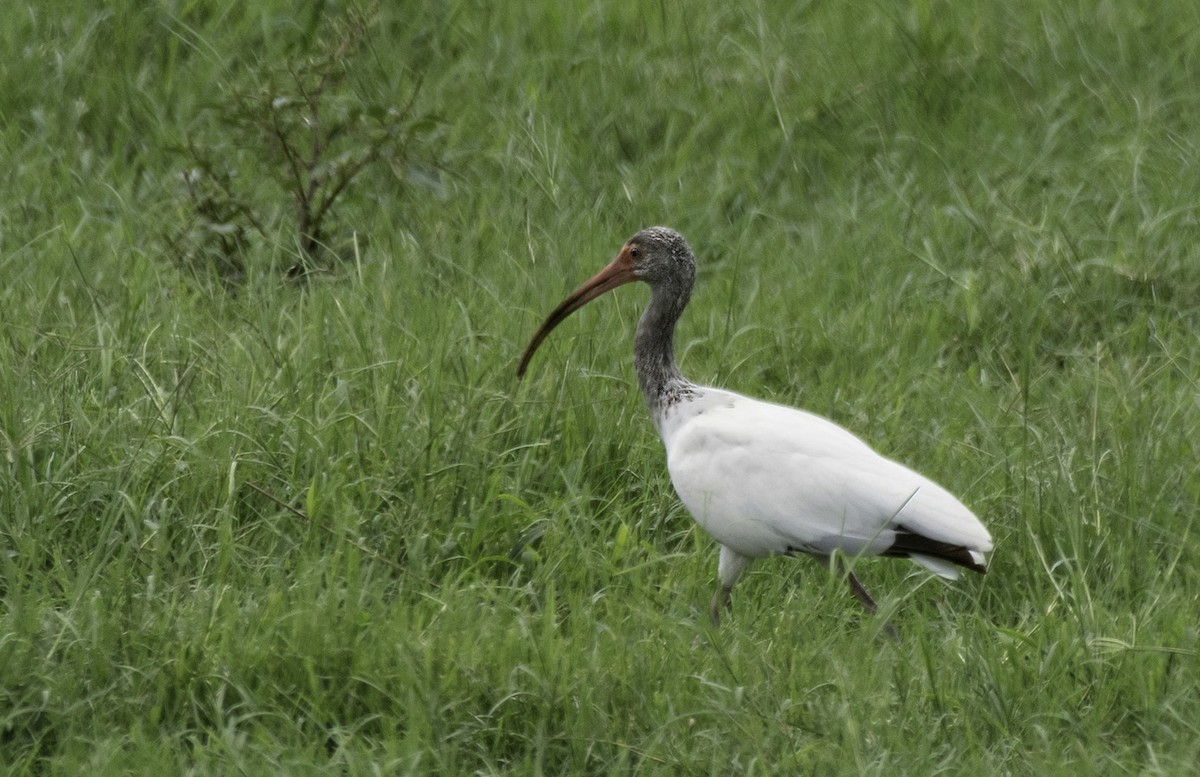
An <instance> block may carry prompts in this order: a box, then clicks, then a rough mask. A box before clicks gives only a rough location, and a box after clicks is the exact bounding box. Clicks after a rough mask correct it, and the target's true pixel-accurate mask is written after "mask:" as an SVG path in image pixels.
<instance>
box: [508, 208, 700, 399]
mask: <svg viewBox="0 0 1200 777" xmlns="http://www.w3.org/2000/svg"><path fill="white" fill-rule="evenodd" d="M695 279H696V258H695V256H694V255H693V254H692V249H691V247H689V246H688V243H687V240H685V239H684V238H683V235H681V234H679V233H678V232H676V231H675V230H673V229H671V228H670V227H647V228H646V229H643V230H641V231H640V232H638V233H637V234H636V235H634V236H633V237H631V238H629V239H628V240H626V241H625V245H623V246H621V250H620V252H619V253H617V258H616V259H613V260H612V261H611V262H610V263H609V264H608V266H607V267H605V268H604V269H603V270H601V271H600V272H598V273H596V274H595V275H593V276H592V277H591V278H589V279H588V280H587V281H585V282H584V284H583V285H582V286H580V287H579V288H578V289H576V290H575V291H573V292H571V293H570V294H569V295H567V298H566V299H564V300H563V301H562V302H560V303H559V305H558V307H556V308H555V309H554V310H553V312H551V313H550V315H549V316H547V317H546V321H545V322H544V323H543V324H542V326H541V327H540V328H539V329H538V330H537V332H535V333H534V335H533V339H532V340H530V341H529V347H527V348H526V349H525V353H524V355H522V356H521V363H520V364H519V365H518V366H517V377H522V376H523V375H524V374H525V368H526V367H528V366H529V360H530V359H532V358H533V353H534V351H536V350H537V348H538V346H539V345H541V344H542V341H543V340H545V339H546V336H547V335H549V334H550V332H551V331H552V330H553V329H554V327H556V326H558V325H559V324H560V323H562V321H563V320H564V319H566V317H567V316H569V315H571V314H572V313H574V312H575V311H576V310H579V309H580V308H581V307H583V306H584V305H586V304H587V303H589V302H591V301H592V300H594V299H596V297H599V296H601V295H603V294H606V293H607V292H610V291H612V290H613V289H615V288H617V287H618V286H623V285H625V284H626V283H629V282H631V281H645V282H646V283H648V284H650V286H651V287H652V288H654V289H655V290H656V291H657V290H658V289H660V288H661V289H665V290H669V291H670V292H671V293H672V295H675V296H679V297H680V298H682V299H683V300H684V301H686V299H687V295H688V294H689V293H690V292H691V289H692V283H693V282H694V281H695Z"/></svg>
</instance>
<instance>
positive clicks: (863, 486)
mask: <svg viewBox="0 0 1200 777" xmlns="http://www.w3.org/2000/svg"><path fill="white" fill-rule="evenodd" d="M695 278H696V257H695V256H694V255H693V254H692V249H691V248H690V247H689V246H688V244H687V241H686V240H684V238H683V236H682V235H680V234H679V233H678V232H676V231H675V230H673V229H668V228H666V227H650V228H648V229H643V230H642V231H640V232H638V233H637V234H636V235H634V236H633V237H631V238H629V241H628V242H626V243H625V245H624V246H623V247H622V248H621V252H620V253H619V254H617V258H616V259H614V260H613V261H612V263H610V264H609V265H608V266H607V267H605V268H604V269H603V270H601V271H600V272H598V273H597V274H596V275H595V276H593V277H592V278H591V279H590V280H588V281H587V282H586V283H584V284H583V285H582V286H580V287H579V288H578V289H576V290H575V291H574V292H572V293H571V295H570V296H568V297H567V298H566V299H564V300H563V301H562V303H561V304H559V306H558V307H557V308H555V309H554V312H552V313H551V314H550V315H549V317H548V318H547V319H546V321H545V323H543V324H542V326H541V328H540V329H538V330H537V332H536V333H535V334H534V336H533V339H532V340H531V341H530V343H529V347H528V348H527V349H526V350H525V354H524V355H523V356H522V357H521V363H520V365H519V366H518V367H517V375H518V377H520V376H523V375H524V374H525V369H526V367H528V366H529V360H530V359H531V358H532V357H533V353H534V351H536V350H537V347H538V346H539V345H540V344H541V343H542V341H543V340H544V339H545V338H546V336H547V335H548V334H550V331H551V330H552V329H554V327H556V326H558V324H559V323H561V322H562V321H563V320H564V319H565V318H566V317H567V316H569V315H571V313H573V312H575V311H576V310H578V309H579V308H581V307H583V306H584V305H586V304H587V303H588V302H590V301H592V300H593V299H595V298H596V297H599V296H600V295H602V294H604V293H605V292H608V291H611V290H613V289H615V288H617V287H618V286H621V285H622V284H625V283H629V282H630V281H639V280H640V281H645V282H646V283H648V284H650V304H649V306H647V308H646V312H645V313H643V314H642V318H641V321H640V322H639V323H638V327H637V335H636V337H635V339H634V348H633V362H634V366H635V368H636V370H637V376H638V383H639V384H640V385H641V387H642V394H643V395H644V396H645V398H646V404H647V405H649V408H650V415H651V416H652V417H653V419H654V425H655V427H656V428H657V429H658V433H659V435H660V436H661V437H662V441H663V445H664V446H665V447H666V450H667V468H668V470H669V471H670V473H671V482H672V483H673V484H674V486H675V491H676V492H677V493H678V494H679V498H680V499H682V500H683V504H684V505H685V506H686V507H687V509H688V511H689V512H690V513H691V514H692V517H693V518H695V519H696V522H697V523H699V524H700V526H701V527H703V528H704V530H705V531H707V532H708V533H709V534H710V535H712V536H713V538H714V539H716V541H717V542H718V543H720V545H721V553H720V560H719V563H718V566H717V575H718V577H719V578H720V587H719V588H718V589H717V592H716V595H715V596H713V601H712V618H713V621H714V623H716V622H719V621H720V613H721V608H722V607H723V606H724V607H728V606H729V604H730V594H731V592H732V590H733V586H734V584H735V583H736V582H737V580H738V578H739V577H741V575H742V573H743V572H744V571H746V567H747V566H748V565H749V564H750V562H751V561H752V560H754V559H758V558H764V557H766V556H774V555H789V556H794V555H798V554H808V555H810V556H815V557H817V558H819V559H825V560H828V558H829V557H830V556H831V555H833V554H834V552H835V551H836V552H838V553H841V554H844V555H846V556H850V557H857V556H896V557H906V558H909V559H912V560H913V561H915V562H917V563H918V564H921V565H922V566H924V567H926V568H927V569H929V570H930V571H932V572H934V573H935V574H937V575H940V576H941V577H944V578H947V579H955V578H956V577H957V576H958V569H957V567H960V566H961V567H965V568H967V569H972V570H974V571H976V572H985V571H986V569H987V568H986V566H985V559H984V553H987V552H988V551H990V550H991V549H992V538H991V535H989V534H988V531H987V529H986V528H984V526H983V524H982V523H980V522H979V519H978V518H976V517H975V515H974V514H973V513H972V512H971V511H970V510H968V509H967V508H966V507H965V506H964V505H963V504H962V502H960V501H958V499H956V498H955V497H954V496H953V495H951V494H950V492H948V491H947V490H946V489H944V488H942V487H941V486H939V485H938V484H936V483H934V482H933V481H932V480H930V479H928V478H926V477H924V476H923V475H920V474H918V473H916V472H914V471H913V470H911V469H909V468H908V467H905V466H904V465H902V464H899V463H897V462H895V461H892V460H891V459H888V458H884V457H883V456H881V455H879V454H878V453H876V452H875V451H874V450H872V449H871V448H870V446H868V445H867V444H866V443H865V442H863V441H862V440H860V439H859V438H857V437H855V436H854V435H853V434H851V433H850V432H848V431H847V430H845V429H843V428H842V427H840V426H838V425H837V424H835V423H833V422H832V421H829V420H827V419H825V418H821V417H820V416H817V415H813V414H812V413H808V412H805V411H803V410H796V409H794V408H790V407H784V406H782V405H777V404H772V403H770V402H762V401H760V400H757V399H751V398H750V397H745V396H742V395H741V394H735V393H733V392H732V391H723V390H721V389H715V388H709V387H707V386H698V385H696V384H694V383H692V382H691V381H689V380H688V379H687V378H685V377H683V375H682V374H681V373H680V372H679V367H678V366H676V364H675V352H674V344H673V343H674V336H675V324H676V322H677V321H678V320H679V316H680V314H682V313H683V309H684V307H685V306H686V305H687V303H688V298H689V297H690V296H691V293H692V285H693V283H694V281H695ZM845 571H846V573H847V577H848V580H849V583H850V589H851V591H852V592H853V593H854V595H855V596H856V597H857V598H858V600H859V601H860V602H862V604H863V606H864V607H865V608H866V609H867V610H868V611H870V612H874V611H875V601H874V600H873V599H872V598H871V595H870V594H869V593H867V590H866V589H865V588H864V587H863V585H862V583H860V582H859V580H858V578H857V577H855V575H854V572H853V570H849V569H846V570H845Z"/></svg>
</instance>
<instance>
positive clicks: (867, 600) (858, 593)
mask: <svg viewBox="0 0 1200 777" xmlns="http://www.w3.org/2000/svg"><path fill="white" fill-rule="evenodd" d="M846 579H847V580H849V581H850V590H851V591H852V592H853V593H854V596H855V597H856V598H857V599H858V600H859V601H860V602H862V606H863V607H864V608H866V610H867V612H869V613H871V614H872V615H874V614H875V611H876V610H878V609H879V605H877V604H875V600H874V599H873V598H871V594H869V593H868V592H867V589H866V587H864V586H863V584H862V582H861V581H860V580H859V579H858V577H857V576H855V574H854V570H852V569H847V570H846Z"/></svg>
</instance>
